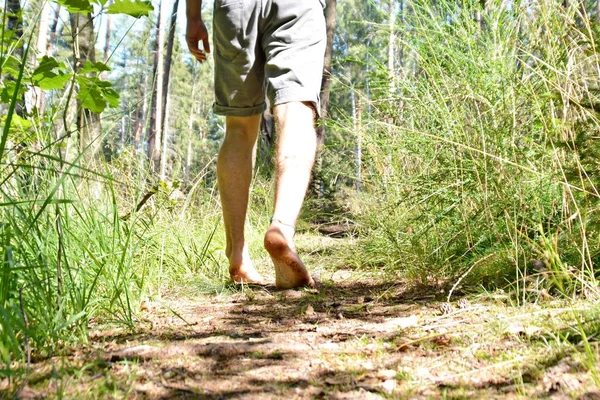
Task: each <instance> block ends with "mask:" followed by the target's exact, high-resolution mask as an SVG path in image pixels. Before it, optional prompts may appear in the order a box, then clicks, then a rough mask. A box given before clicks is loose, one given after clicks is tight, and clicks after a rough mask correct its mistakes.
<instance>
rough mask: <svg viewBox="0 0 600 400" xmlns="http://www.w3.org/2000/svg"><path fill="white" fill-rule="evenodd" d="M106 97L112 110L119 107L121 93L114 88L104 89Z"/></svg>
mask: <svg viewBox="0 0 600 400" xmlns="http://www.w3.org/2000/svg"><path fill="white" fill-rule="evenodd" d="M104 97H105V98H106V101H107V102H108V105H109V106H110V107H112V108H115V107H119V97H120V96H119V93H118V92H117V91H116V90H115V89H113V88H108V89H104Z"/></svg>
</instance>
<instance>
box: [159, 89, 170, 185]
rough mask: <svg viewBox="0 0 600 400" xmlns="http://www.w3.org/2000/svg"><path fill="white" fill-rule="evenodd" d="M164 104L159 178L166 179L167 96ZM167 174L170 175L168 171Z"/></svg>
mask: <svg viewBox="0 0 600 400" xmlns="http://www.w3.org/2000/svg"><path fill="white" fill-rule="evenodd" d="M165 97H166V103H165V105H164V112H163V126H162V128H161V130H162V141H163V142H162V155H161V156H160V180H161V181H165V180H166V179H167V172H168V171H167V162H168V161H169V103H170V102H171V101H170V99H169V97H168V96H165ZM168 175H171V173H170V172H169V173H168Z"/></svg>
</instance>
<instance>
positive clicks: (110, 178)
mask: <svg viewBox="0 0 600 400" xmlns="http://www.w3.org/2000/svg"><path fill="white" fill-rule="evenodd" d="M23 65H24V63H23ZM24 68H26V67H25V66H21V71H23V69H24ZM20 85H22V83H21V82H20V81H19V80H16V81H15V85H12V86H11V88H12V89H13V90H15V93H16V94H15V96H13V97H12V100H11V103H10V104H9V105H8V106H7V107H5V110H7V114H6V116H5V117H4V118H3V120H2V122H3V131H2V141H1V143H2V146H1V148H0V156H1V163H0V243H1V246H0V257H1V259H2V264H1V269H0V314H1V318H0V364H1V365H2V367H1V368H0V376H3V377H5V376H9V377H10V376H16V377H17V378H18V377H19V376H21V374H22V373H23V372H24V371H26V370H27V368H28V366H29V363H30V362H31V361H32V360H34V361H35V360H36V359H40V358H44V357H48V356H51V355H55V354H59V353H60V352H61V351H63V350H64V349H65V347H68V346H69V344H77V343H83V342H85V341H86V340H87V335H88V331H89V328H90V326H92V325H98V324H107V323H111V324H117V325H120V326H123V327H125V328H127V329H135V327H136V325H137V323H138V321H139V318H138V314H139V312H140V310H141V307H140V305H141V302H142V300H143V299H144V298H146V297H152V296H160V295H162V294H165V293H168V292H170V291H173V290H175V289H177V288H178V287H179V286H182V285H185V286H190V285H192V286H193V288H194V290H195V291H197V292H202V291H204V292H210V291H215V290H220V289H222V287H223V284H224V282H225V273H226V269H224V268H221V263H222V260H221V259H220V258H219V256H218V254H216V253H215V251H214V247H215V246H216V247H218V244H216V243H215V242H214V240H213V239H214V238H215V231H216V226H217V222H218V221H219V215H220V214H219V209H218V205H217V203H216V200H215V196H214V195H213V194H212V193H213V191H214V188H212V187H205V186H203V184H202V178H203V176H202V175H200V176H199V177H198V180H197V182H194V183H193V184H192V190H190V191H189V192H188V194H187V196H185V195H184V194H183V193H181V192H178V191H177V190H175V188H173V187H171V186H170V185H168V184H166V183H164V182H158V181H157V179H156V178H155V177H153V176H152V174H151V173H150V172H148V171H147V170H146V168H145V167H144V165H143V163H140V161H141V160H140V157H139V156H138V155H137V152H136V151H133V150H132V149H128V148H125V149H124V151H123V152H122V153H121V154H119V155H118V156H115V157H114V158H113V160H112V161H111V163H108V162H106V161H104V160H101V159H100V158H99V157H97V156H92V155H91V154H89V149H84V150H83V151H82V152H79V150H78V146H77V143H76V142H75V138H76V137H77V132H76V131H70V132H68V133H66V134H65V131H67V129H66V128H65V129H63V127H62V124H61V123H57V121H61V120H62V117H63V115H61V114H62V112H63V110H62V109H60V108H59V107H57V108H56V109H55V110H53V111H52V114H48V115H45V116H38V115H35V114H26V113H23V114H21V115H18V114H16V112H15V108H16V107H15V106H14V105H15V104H16V102H17V101H19V97H20V94H21V93H22V92H23V89H21V88H20ZM130 150H132V151H130ZM146 164H147V163H146ZM175 192H178V193H179V196H178V197H176V196H173V194H174V193H175ZM219 236H220V235H219Z"/></svg>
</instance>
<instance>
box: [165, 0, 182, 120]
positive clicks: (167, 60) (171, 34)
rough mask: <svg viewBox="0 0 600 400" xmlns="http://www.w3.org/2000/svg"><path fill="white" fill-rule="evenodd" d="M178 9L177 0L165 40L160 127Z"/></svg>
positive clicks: (167, 87)
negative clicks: (165, 50) (165, 51)
mask: <svg viewBox="0 0 600 400" xmlns="http://www.w3.org/2000/svg"><path fill="white" fill-rule="evenodd" d="M178 8H179V0H175V2H174V3H173V11H171V22H170V24H169V37H168V39H167V54H166V57H165V66H164V71H165V72H164V80H163V97H162V109H163V110H165V112H163V115H162V121H161V125H163V126H164V125H165V118H166V106H167V96H168V94H169V83H170V77H171V62H172V59H173V43H174V42H175V26H176V23H177V9H178Z"/></svg>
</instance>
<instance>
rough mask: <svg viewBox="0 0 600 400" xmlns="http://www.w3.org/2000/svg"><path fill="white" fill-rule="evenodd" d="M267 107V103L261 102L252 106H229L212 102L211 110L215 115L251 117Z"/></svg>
mask: <svg viewBox="0 0 600 400" xmlns="http://www.w3.org/2000/svg"><path fill="white" fill-rule="evenodd" d="M266 109H267V103H262V104H259V105H257V106H253V107H229V106H222V105H219V104H217V103H214V104H213V112H214V113H215V114H217V115H224V116H226V117H251V116H253V115H258V114H262V113H263V111H265V110H266Z"/></svg>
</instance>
